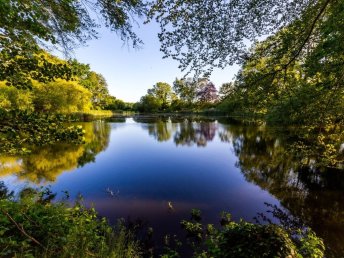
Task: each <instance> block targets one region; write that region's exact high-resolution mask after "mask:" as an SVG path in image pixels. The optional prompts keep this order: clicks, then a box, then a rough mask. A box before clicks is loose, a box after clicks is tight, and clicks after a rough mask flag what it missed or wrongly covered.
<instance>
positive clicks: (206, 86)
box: [133, 78, 218, 113]
mask: <svg viewBox="0 0 344 258" xmlns="http://www.w3.org/2000/svg"><path fill="white" fill-rule="evenodd" d="M217 101H218V93H217V89H216V87H215V85H214V84H213V83H212V82H211V81H209V80H208V79H206V78H200V79H191V78H187V79H178V78H176V79H175V81H174V82H173V86H171V85H169V84H168V83H165V82H158V83H156V84H155V85H154V86H153V87H152V88H151V89H148V90H147V94H146V95H144V96H143V97H141V100H140V101H139V102H137V103H135V105H134V106H133V109H134V110H136V111H139V112H150V113H154V112H179V111H182V112H183V111H184V112H193V111H198V110H204V109H209V108H214V107H215V106H216V104H217Z"/></svg>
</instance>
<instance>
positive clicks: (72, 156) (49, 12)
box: [0, 0, 344, 257]
mask: <svg viewBox="0 0 344 258" xmlns="http://www.w3.org/2000/svg"><path fill="white" fill-rule="evenodd" d="M138 22H141V23H142V26H144V24H147V23H155V24H158V25H159V28H160V32H159V33H158V35H157V36H158V38H159V42H160V51H161V52H162V53H163V54H164V58H168V59H172V60H175V61H177V62H178V64H179V69H180V70H181V71H182V72H183V73H184V77H181V78H175V80H174V82H173V83H172V85H170V84H168V83H166V82H156V84H155V85H153V86H149V85H142V87H150V88H149V89H148V90H147V94H146V95H144V96H142V97H141V99H140V101H138V102H137V103H127V102H124V101H123V100H121V99H118V98H116V97H115V96H112V95H111V94H110V93H109V85H108V83H107V81H106V79H105V78H104V76H103V75H102V74H100V73H97V72H95V71H92V70H91V68H90V65H89V64H83V63H81V62H79V61H78V60H77V59H76V58H75V57H73V55H72V53H73V50H74V49H76V48H77V47H80V46H84V45H86V44H87V42H89V41H90V40H92V39H97V38H98V37H99V36H100V35H99V28H100V27H102V26H103V27H107V28H109V29H110V30H111V31H112V32H114V33H115V34H117V36H118V40H120V41H122V42H124V44H127V45H128V46H130V47H132V48H134V49H139V48H140V47H142V46H143V43H144V42H143V41H142V40H141V38H140V37H139V36H138V35H139V34H138V33H137V30H139V28H138V27H137V26H136V25H137V23H138ZM343 42H344V1H342V0H290V1H287V2H286V1H283V0H276V1H269V0H245V1H240V0H230V1H224V0H213V1H206V0H195V1H185V0H152V1H143V0H118V1H112V0H92V1H88V0H79V1H76V0H68V1H62V0H46V1H43V0H33V1H26V0H2V1H0V140H1V144H0V154H2V156H0V164H5V163H6V164H12V165H10V166H9V167H8V166H7V167H5V166H3V167H1V166H0V168H1V169H0V175H2V176H5V175H8V174H11V173H16V174H18V177H19V178H26V179H29V180H30V181H34V182H40V181H42V179H46V178H49V180H50V181H55V180H56V178H57V177H58V176H59V175H60V173H62V172H63V171H68V170H70V169H72V168H73V169H74V168H78V167H82V166H83V165H84V164H86V163H88V162H91V161H94V160H95V156H96V155H97V154H98V153H100V152H102V151H103V150H104V149H106V148H107V146H108V138H107V137H104V135H107V136H108V134H109V131H110V128H109V127H106V126H105V127H104V128H103V127H102V126H103V125H101V124H100V125H98V127H97V128H96V127H92V126H90V125H87V124H83V122H84V121H86V120H88V119H94V118H95V117H96V118H100V117H113V116H115V115H116V114H120V116H124V114H126V112H131V114H158V115H162V114H202V115H218V116H225V117H230V118H232V119H235V120H236V121H242V122H248V123H251V122H252V123H256V124H258V125H268V126H275V127H276V128H278V129H276V131H277V132H280V131H283V133H285V132H284V131H285V128H292V130H290V131H288V137H289V138H288V139H293V144H290V145H288V149H287V150H283V151H281V152H278V156H279V157H284V155H286V153H287V154H288V157H290V159H296V160H297V161H299V160H301V163H302V165H305V166H309V167H312V168H313V167H314V168H319V167H324V168H326V169H333V170H335V171H343V169H344V130H343V128H344V44H343ZM99 51H101V50H99ZM57 53H59V54H57ZM62 56H63V57H62ZM234 64H236V65H239V66H240V69H239V71H238V73H237V74H236V75H235V77H234V78H233V79H231V78H228V81H227V82H223V84H222V85H214V83H213V82H212V81H211V80H210V77H211V74H212V72H213V70H214V69H215V68H216V69H224V68H226V67H229V66H232V65H234ZM139 119H140V118H136V120H139ZM75 122H78V124H76V123H75ZM164 122H165V121H164ZM159 123H160V122H158V123H157V128H153V127H152V128H150V134H153V135H156V138H157V139H158V140H159V139H160V140H161V141H163V139H165V138H166V141H167V140H168V139H170V138H171V136H170V135H168V134H167V133H168V130H167V129H166V128H160V127H159V126H162V127H163V126H164V123H160V124H159ZM87 127H88V129H87ZM186 127H187V126H186ZM189 127H190V128H184V131H182V132H183V133H186V134H187V133H188V131H192V130H193V128H192V126H191V125H189ZM99 128H102V130H100V129H99ZM86 129H87V130H86ZM159 132H160V134H159ZM274 133H275V134H276V132H275V131H274V132H273V133H271V134H272V135H273V134H274ZM242 134H243V135H246V134H245V133H242ZM233 135H236V134H235V133H233ZM203 136H204V135H196V133H195V132H194V135H190V134H187V135H186V136H185V139H184V138H183V135H177V134H176V136H174V141H175V144H176V145H189V144H190V142H187V141H188V140H189V141H191V142H192V140H190V139H194V140H193V142H195V143H196V145H197V146H200V145H204V144H205V143H206V142H207V141H205V140H204V139H203V138H204V137H203ZM221 136H222V137H223V138H222V139H221V140H223V141H226V140H225V138H226V135H225V134H223V135H221ZM236 136H237V139H238V141H239V140H240V136H239V133H237V135H236ZM246 136H247V137H248V139H249V137H250V135H249V134H248V135H246ZM178 137H179V138H178ZM197 137H199V138H202V137H203V138H202V139H196V138H197ZM205 138H206V137H205ZM249 140H250V139H249ZM204 141H205V143H204ZM252 141H254V140H252ZM70 143H73V144H74V146H73V147H70V146H67V144H70ZM55 144H61V145H64V144H66V145H65V146H66V147H65V148H64V151H63V154H62V155H63V157H64V158H63V159H58V158H56V157H57V156H59V152H60V149H58V148H55ZM245 144H248V143H247V142H243V143H242V145H240V146H243V147H245V146H246V145H245ZM270 145H271V146H273V144H272V143H271V144H270ZM56 146H57V145H56ZM38 147H39V148H38ZM41 147H43V149H40V148H41ZM271 148H274V147H271ZM234 149H235V146H234ZM235 151H236V153H237V155H238V156H239V157H240V155H244V154H245V149H240V150H237V149H235ZM242 153H244V154H242ZM247 153H250V150H247ZM266 153H268V151H266ZM16 155H24V156H23V157H24V158H22V159H21V163H20V164H19V165H18V163H16V159H15V158H14V157H15V156H16ZM269 155H272V154H271V153H270V154H269ZM276 155H277V154H276ZM258 156H259V155H258ZM286 159H287V158H286ZM51 160H56V163H54V164H52V162H51ZM247 160H248V161H247ZM276 160H278V161H279V160H280V158H276ZM245 161H247V163H245V162H243V163H240V162H239V165H240V167H241V168H242V170H243V173H244V174H245V177H246V178H247V180H248V181H254V182H257V181H259V179H257V178H255V173H253V172H252V171H251V170H250V168H251V167H252V166H251V165H252V164H250V160H249V158H247V159H245ZM273 161H274V160H273ZM50 162H51V164H50ZM263 163H264V162H262V165H261V166H262V167H263V168H260V169H262V170H263V169H267V170H269V167H270V166H273V165H274V164H273V162H270V163H269V162H266V163H264V164H263ZM42 164H44V166H43V165H42ZM56 164H57V165H56ZM276 166H277V165H276ZM41 167H44V169H41ZM253 167H254V166H253ZM300 170H302V167H301V168H300ZM38 171H39V173H38ZM307 173H312V171H308V172H307ZM259 182H260V181H259ZM261 185H264V183H261ZM272 187H273V186H271V185H270V186H265V187H262V188H265V189H269V190H271V188H272ZM271 192H276V194H275V195H276V196H280V195H281V194H280V193H279V192H278V191H276V190H275V188H273V189H272V190H271ZM54 197H55V196H54V195H53V194H52V193H50V192H49V191H48V190H44V191H41V190H37V189H35V190H34V189H24V190H23V191H22V192H21V193H20V196H17V197H15V196H14V194H13V193H11V191H10V190H9V189H7V187H6V186H5V185H0V211H1V215H0V249H3V250H4V251H0V255H3V256H6V257H7V256H8V257H12V256H13V257H17V256H20V257H21V256H33V257H35V256H40V255H42V254H44V255H43V256H44V257H48V256H49V255H48V253H49V252H51V253H53V254H54V256H58V257H66V256H67V257H69V256H71V257H93V256H96V257H141V256H147V257H149V255H152V256H150V257H153V254H148V252H146V251H147V250H148V249H147V250H144V251H142V248H143V249H145V247H142V246H141V244H142V242H144V241H141V240H138V239H136V238H135V236H134V234H132V232H130V230H128V229H127V228H126V226H125V225H124V222H123V223H122V224H120V225H118V226H117V227H115V228H113V227H111V226H110V225H109V224H108V223H107V221H106V219H104V218H102V219H100V218H99V216H98V215H97V212H96V211H95V210H94V209H88V208H86V207H85V206H83V204H82V202H78V203H76V205H75V206H73V207H67V206H66V205H65V203H58V202H57V203H56V202H52V200H53V199H54ZM283 198H284V197H283ZM309 198H310V197H309ZM288 205H290V206H292V204H290V203H288ZM28 217H30V219H32V218H36V219H37V222H36V224H39V225H41V226H37V225H36V226H37V227H36V228H35V225H34V224H32V225H31V223H29V220H30V219H28ZM55 219H56V221H58V225H56V227H55V226H53V225H54V223H55V222H56V221H55ZM221 219H223V221H222V222H223V223H221V224H223V225H222V226H223V227H222V228H221V229H215V228H213V226H212V225H203V224H202V223H201V222H200V214H199V213H198V211H197V210H193V211H192V216H191V221H186V220H183V221H182V223H181V224H182V226H183V227H184V229H186V231H188V233H189V234H190V236H191V239H192V241H191V242H192V247H193V253H192V255H193V256H194V257H254V255H256V254H257V253H259V254H260V255H261V256H257V257H271V255H274V256H276V255H277V256H279V257H323V256H324V250H325V247H324V244H323V242H322V240H321V239H320V238H318V237H317V236H316V234H315V233H314V232H313V231H312V230H311V229H307V230H304V228H296V227H285V228H283V227H281V226H276V225H264V224H263V225H257V224H252V223H249V222H244V221H240V222H234V221H232V220H231V219H230V215H229V214H224V215H223V217H222V218H221ZM42 225H45V226H44V227H43V226H42ZM76 225H79V226H80V228H83V229H82V230H81V229H79V228H78V227H76ZM24 228H25V229H24ZM38 228H39V230H38ZM52 228H53V229H52ZM78 230H80V231H78ZM12 232H15V233H12ZM46 232H48V234H50V237H51V236H54V237H55V236H59V237H57V238H56V239H55V240H56V241H55V240H54V241H52V242H49V241H48V240H47V239H45V237H44V235H45V234H46ZM148 235H149V234H148ZM80 236H83V237H84V238H83V242H78V241H77V239H79V238H80ZM236 238H238V239H240V241H235V239H236ZM253 238H254V239H256V238H257V239H260V238H265V240H264V241H263V242H262V245H261V246H259V245H256V246H254V245H251V243H252V241H253V240H252V239H253ZM253 242H254V241H253ZM66 243H68V244H69V245H66ZM228 243H231V244H232V247H229V246H230V244H229V245H226V244H228ZM63 246H65V249H63V248H62V247H63ZM71 250H80V253H72V251H71ZM140 250H141V251H140ZM166 250H167V251H166ZM245 250H246V253H245ZM247 250H251V252H250V253H249V251H247ZM165 251H166V252H165V254H163V255H162V256H161V257H179V256H178V253H177V252H176V251H174V250H173V249H170V248H167V249H165Z"/></svg>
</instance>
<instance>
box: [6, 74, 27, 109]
mask: <svg viewBox="0 0 344 258" xmlns="http://www.w3.org/2000/svg"><path fill="white" fill-rule="evenodd" d="M0 108H2V109H5V110H8V111H9V110H21V111H23V110H33V104H32V94H31V92H29V91H28V90H19V89H17V88H15V87H13V86H7V85H6V83H5V82H4V81H0Z"/></svg>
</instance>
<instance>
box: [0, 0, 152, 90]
mask: <svg viewBox="0 0 344 258" xmlns="http://www.w3.org/2000/svg"><path fill="white" fill-rule="evenodd" d="M146 9H147V7H146V5H145V4H144V3H143V2H142V1H140V0H138V1H133V0H121V1H111V0H97V1H88V0H81V1H77V0H69V1H63V0H57V1H55V0H46V1H42V0H33V1H22V0H21V1H17V0H3V1H1V4H0V17H1V19H0V81H2V80H7V82H8V84H12V85H14V86H15V87H22V88H30V87H31V86H32V85H31V84H30V80H28V79H27V76H29V75H30V76H33V77H32V78H33V79H35V80H38V81H40V82H47V79H48V80H50V81H53V80H54V79H55V78H56V77H57V78H63V79H67V80H69V79H70V78H71V76H72V75H71V69H70V67H68V66H67V65H62V66H61V65H59V64H56V63H55V62H51V60H50V59H49V58H47V57H46V56H44V55H43V56H42V51H41V48H42V47H43V48H44V49H49V48H55V49H56V48H58V47H59V48H60V50H61V51H62V52H64V54H65V55H66V56H70V52H71V51H72V50H73V48H74V47H75V46H76V45H79V44H84V43H86V41H87V40H89V39H92V38H97V31H96V28H98V27H100V25H101V24H105V25H106V26H107V27H109V28H110V29H111V30H113V31H115V32H117V33H118V34H119V35H120V37H121V39H122V40H124V41H127V42H128V41H131V42H132V44H133V46H134V47H138V46H139V45H140V44H141V43H142V42H141V40H140V39H139V38H138V37H137V35H136V34H135V33H134V32H133V29H132V21H133V18H132V17H137V16H142V15H143V14H144V13H146ZM93 17H98V19H94V18H93ZM100 22H101V23H100Z"/></svg>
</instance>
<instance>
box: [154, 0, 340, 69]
mask: <svg viewBox="0 0 344 258" xmlns="http://www.w3.org/2000/svg"><path fill="white" fill-rule="evenodd" d="M342 5H343V3H342V1H335V0H318V1H313V0H303V1H300V0H291V1H283V0H276V1H266V0H246V1H241V0H231V1H224V0H215V1H206V0H195V1H183V0H167V1H160V0H156V1H155V3H154V5H153V7H152V8H151V10H150V13H149V20H151V19H154V18H155V19H156V20H157V21H158V22H159V23H160V26H161V32H160V34H159V39H160V42H161V44H162V46H161V50H162V51H163V53H164V54H165V57H171V58H173V59H175V60H177V61H179V63H180V68H181V69H182V70H188V71H196V75H198V74H201V73H206V74H207V73H209V72H211V71H212V68H213V67H219V68H224V67H226V66H228V65H232V64H234V63H242V62H244V61H246V60H247V59H249V58H251V56H250V55H249V52H248V51H247V42H254V41H256V40H257V39H259V38H260V37H262V36H266V35H272V34H273V33H276V32H277V31H281V30H283V29H284V28H286V27H288V26H290V25H291V24H294V27H293V28H292V30H291V31H290V32H291V33H290V34H289V35H288V37H286V38H284V39H282V41H281V42H280V44H279V46H282V47H283V49H281V50H283V52H284V53H287V56H286V58H285V59H281V60H280V62H279V63H280V64H281V65H282V67H281V68H284V67H283V66H288V64H290V63H292V62H293V61H294V60H295V59H296V58H298V57H299V56H300V55H301V54H302V53H303V52H304V51H305V50H307V49H310V48H313V47H312V46H314V45H317V44H316V41H315V40H314V39H315V36H316V34H317V30H318V28H319V25H321V24H322V23H324V22H325V21H328V18H329V17H331V19H332V21H331V22H332V23H333V22H334V21H336V22H337V24H341V21H342V20H341V16H342V15H341V13H342ZM333 11H334V12H335V13H337V14H339V15H337V16H332V14H331V12H333ZM331 19H330V20H331ZM334 24H335V23H333V25H334ZM339 27H343V26H333V27H332V28H329V29H330V30H329V31H328V32H330V31H331V32H334V31H336V30H340V29H341V28H339ZM328 35H329V34H328ZM273 47H274V45H271V46H270V48H273ZM332 49H333V48H332ZM266 51H267V52H268V51H269V48H267V49H266ZM282 70H283V69H282Z"/></svg>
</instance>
